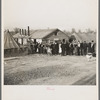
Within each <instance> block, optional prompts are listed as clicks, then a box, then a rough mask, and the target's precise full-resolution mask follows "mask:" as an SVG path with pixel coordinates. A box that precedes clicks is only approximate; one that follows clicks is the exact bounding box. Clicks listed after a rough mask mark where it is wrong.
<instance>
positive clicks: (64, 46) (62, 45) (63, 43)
mask: <svg viewBox="0 0 100 100" xmlns="http://www.w3.org/2000/svg"><path fill="white" fill-rule="evenodd" d="M61 49H62V56H65V53H66V43H65V41H63V42H62V44H61Z"/></svg>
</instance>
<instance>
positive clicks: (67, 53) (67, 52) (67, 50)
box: [66, 41, 69, 55]
mask: <svg viewBox="0 0 100 100" xmlns="http://www.w3.org/2000/svg"><path fill="white" fill-rule="evenodd" d="M66 55H69V43H68V41H66Z"/></svg>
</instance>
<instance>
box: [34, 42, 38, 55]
mask: <svg viewBox="0 0 100 100" xmlns="http://www.w3.org/2000/svg"><path fill="white" fill-rule="evenodd" d="M34 49H35V53H36V52H37V49H38V43H37V42H36V43H34Z"/></svg>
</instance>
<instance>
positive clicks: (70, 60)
mask: <svg viewBox="0 0 100 100" xmlns="http://www.w3.org/2000/svg"><path fill="white" fill-rule="evenodd" d="M4 84H5V85H95V84H96V58H92V60H91V61H89V62H88V61H87V59H86V57H85V56H60V55H57V56H49V55H38V54H36V55H29V56H23V57H19V58H17V59H11V60H7V59H6V60H5V63H4Z"/></svg>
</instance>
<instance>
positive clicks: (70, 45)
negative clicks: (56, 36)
mask: <svg viewBox="0 0 100 100" xmlns="http://www.w3.org/2000/svg"><path fill="white" fill-rule="evenodd" d="M35 53H39V54H48V55H62V56H65V55H78V56H80V55H86V54H87V53H95V43H94V41H91V42H89V43H87V42H86V41H84V42H81V41H72V42H68V41H65V40H62V42H57V41H55V42H52V43H48V44H43V43H39V42H35V43H34V42H32V41H31V42H30V41H28V54H35Z"/></svg>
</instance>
